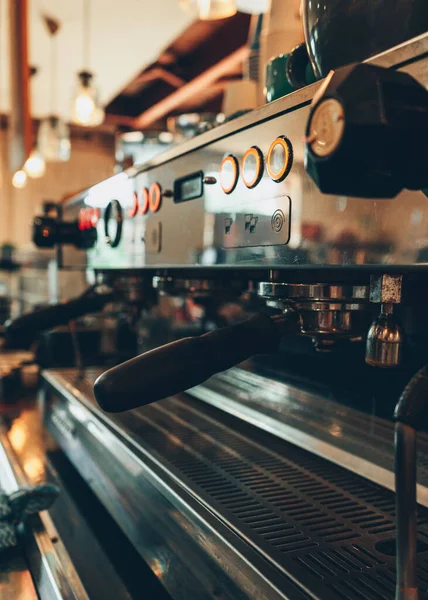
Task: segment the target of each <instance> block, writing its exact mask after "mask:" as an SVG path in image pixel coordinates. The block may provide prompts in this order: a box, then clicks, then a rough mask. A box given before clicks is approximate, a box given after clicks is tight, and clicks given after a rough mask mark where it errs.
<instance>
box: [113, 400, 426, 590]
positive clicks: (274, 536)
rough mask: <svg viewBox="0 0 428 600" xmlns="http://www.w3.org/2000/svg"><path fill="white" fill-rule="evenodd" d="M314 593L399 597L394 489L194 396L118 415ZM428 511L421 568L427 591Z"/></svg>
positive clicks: (421, 522) (422, 527) (421, 521)
mask: <svg viewBox="0 0 428 600" xmlns="http://www.w3.org/2000/svg"><path fill="white" fill-rule="evenodd" d="M114 420H115V421H116V422H120V423H121V426H122V427H125V428H126V430H127V431H128V433H130V434H131V435H132V437H133V438H134V439H135V440H136V441H138V443H139V444H141V445H142V446H144V447H145V448H150V452H151V453H152V454H153V455H154V456H155V457H156V458H158V459H159V460H160V461H161V462H162V463H163V464H164V465H165V466H166V467H167V468H168V470H170V471H172V472H173V473H175V474H176V475H177V476H178V477H179V478H180V480H181V481H182V483H183V485H185V486H186V487H187V488H189V489H191V491H192V492H193V493H194V494H196V495H197V496H198V498H199V499H200V501H202V502H203V503H204V504H205V505H207V506H208V507H209V508H210V509H211V510H212V511H213V512H215V514H217V516H219V517H220V518H221V519H222V520H223V521H224V522H225V523H226V524H227V525H228V526H229V527H230V528H232V529H233V530H234V531H235V532H237V533H239V535H240V536H241V537H242V538H244V539H245V540H246V541H247V542H248V543H249V544H251V545H252V546H253V547H255V548H256V549H257V550H258V552H259V553H261V554H262V555H263V556H264V557H265V558H267V559H268V560H269V561H271V562H272V563H274V564H275V565H276V567H277V568H278V569H279V570H280V571H282V572H284V573H286V574H287V575H288V577H291V578H292V579H293V580H295V581H296V582H298V583H299V585H301V586H302V587H303V588H304V589H305V591H306V592H307V594H308V597H316V598H325V599H328V600H333V599H337V600H339V599H341V600H344V599H349V600H357V599H358V600H361V599H364V600H392V599H393V598H394V595H395V557H394V555H395V524H394V514H395V497H394V494H393V493H391V492H390V491H388V490H386V489H384V488H382V487H380V486H378V485H376V484H374V483H371V482H369V481H367V480H365V479H363V478H361V477H359V476H358V475H355V474H353V473H351V472H349V471H347V470H346V469H343V468H342V467H339V466H336V465H334V464H332V463H330V462H328V461H326V460H324V459H322V458H319V457H317V456H315V455H313V454H311V453H309V452H306V451H305V450H302V449H300V448H297V447H296V446H293V445H291V444H289V443H287V442H284V441H282V440H279V439H277V438H275V437H273V436H271V435H269V434H265V433H263V432H260V431H259V430H257V429H256V428H253V427H252V426H250V425H246V424H244V423H242V422H241V421H238V420H237V419H234V418H232V417H227V416H225V415H224V414H222V413H220V412H218V411H217V410H216V409H213V408H211V407H207V406H206V405H203V404H200V403H198V401H195V400H191V399H189V398H188V397H184V396H182V397H180V398H172V399H168V400H165V401H162V402H160V403H158V404H157V405H152V406H149V407H146V408H144V409H140V410H138V411H133V412H132V413H127V414H124V415H118V416H115V417H114ZM427 525H428V511H427V510H426V509H424V508H421V509H420V513H419V518H418V531H419V542H418V550H419V552H420V553H419V555H418V576H419V585H420V592H421V596H422V597H424V598H425V597H426V598H428V536H427V534H428V527H427Z"/></svg>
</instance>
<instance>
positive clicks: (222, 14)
mask: <svg viewBox="0 0 428 600" xmlns="http://www.w3.org/2000/svg"><path fill="white" fill-rule="evenodd" d="M179 3H180V6H181V7H182V8H183V9H184V10H186V11H187V12H192V13H193V14H197V15H198V17H199V18H200V19H202V20H203V21H214V20H216V19H226V18H228V17H233V15H235V14H236V11H237V8H236V0H179Z"/></svg>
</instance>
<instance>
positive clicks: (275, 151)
mask: <svg viewBox="0 0 428 600" xmlns="http://www.w3.org/2000/svg"><path fill="white" fill-rule="evenodd" d="M292 164H293V146H292V145H291V142H290V140H289V139H288V138H286V137H285V136H280V137H277V138H276V140H274V141H273V142H272V144H271V145H270V148H269V152H268V155H267V161H266V166H267V170H268V173H269V176H270V177H271V179H273V180H274V181H276V182H277V183H279V182H280V181H283V180H284V179H285V178H286V177H287V175H288V174H289V172H290V169H291V165H292Z"/></svg>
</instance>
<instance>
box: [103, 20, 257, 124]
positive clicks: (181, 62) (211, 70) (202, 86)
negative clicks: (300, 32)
mask: <svg viewBox="0 0 428 600" xmlns="http://www.w3.org/2000/svg"><path fill="white" fill-rule="evenodd" d="M250 19H251V17H250V15H248V14H243V13H237V14H236V15H235V16H233V17H231V18H229V19H222V20H220V21H196V22H194V23H193V24H192V25H190V26H189V27H188V28H187V29H186V30H185V31H184V32H183V34H181V35H180V36H179V37H178V38H177V39H176V40H174V42H172V44H170V46H168V48H165V50H164V51H163V52H162V53H161V54H160V55H159V57H158V59H157V60H156V62H154V63H152V64H151V65H149V66H148V67H147V68H145V69H144V70H143V71H142V72H141V73H139V74H138V75H137V76H136V77H134V79H133V80H132V81H130V82H129V84H128V85H127V86H126V87H125V88H124V89H123V90H122V91H121V93H120V94H119V95H117V96H116V97H115V98H114V99H113V100H112V101H111V102H110V103H109V104H108V105H107V106H106V115H107V118H108V121H110V122H111V123H114V122H116V123H119V124H123V125H126V126H127V127H129V128H134V129H145V128H154V127H163V126H164V124H165V120H166V119H167V117H169V116H172V115H176V114H180V113H186V112H195V111H198V112H203V111H209V112H211V111H214V112H217V111H220V110H221V103H222V97H223V92H224V89H225V86H226V84H227V83H228V82H229V81H232V80H235V79H240V78H241V77H242V63H243V60H244V59H245V57H246V56H247V52H248V49H247V38H248V32H249V27H250Z"/></svg>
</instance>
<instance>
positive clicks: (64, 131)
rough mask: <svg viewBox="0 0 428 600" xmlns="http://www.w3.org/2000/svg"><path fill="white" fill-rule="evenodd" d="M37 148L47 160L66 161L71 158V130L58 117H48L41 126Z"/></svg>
mask: <svg viewBox="0 0 428 600" xmlns="http://www.w3.org/2000/svg"><path fill="white" fill-rule="evenodd" d="M37 148H38V149H39V152H40V154H41V155H42V156H43V157H44V159H45V160H46V161H47V162H66V161H67V160H69V158H70V152H71V144H70V130H69V128H68V125H67V124H66V123H64V121H62V120H61V119H59V118H58V117H53V116H52V117H47V118H46V119H43V121H42V122H41V123H40V126H39V132H38V135H37Z"/></svg>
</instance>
